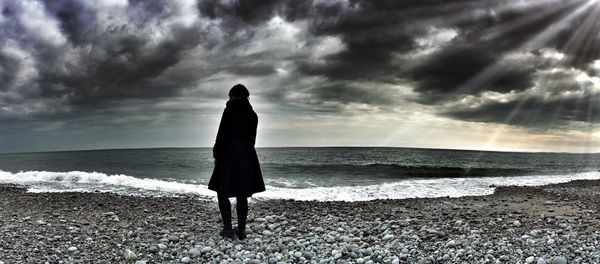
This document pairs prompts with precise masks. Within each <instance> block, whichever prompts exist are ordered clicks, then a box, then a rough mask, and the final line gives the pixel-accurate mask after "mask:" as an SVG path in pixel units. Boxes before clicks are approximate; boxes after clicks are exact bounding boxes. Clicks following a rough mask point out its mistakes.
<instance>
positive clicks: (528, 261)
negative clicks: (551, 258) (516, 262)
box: [525, 256, 535, 264]
mask: <svg viewBox="0 0 600 264" xmlns="http://www.w3.org/2000/svg"><path fill="white" fill-rule="evenodd" d="M534 261H535V257H534V256H530V257H528V258H526V259H525V263H526V264H531V263H533V262H534Z"/></svg>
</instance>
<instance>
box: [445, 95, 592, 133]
mask: <svg viewBox="0 0 600 264" xmlns="http://www.w3.org/2000/svg"><path fill="white" fill-rule="evenodd" d="M599 113H600V99H598V97H596V96H588V97H570V98H561V99H552V100H544V99H543V98H540V97H524V98H521V99H520V100H514V101H510V102H494V103H489V104H485V105H483V106H481V107H477V108H465V109H455V110H450V111H448V112H446V113H445V115H447V116H449V117H452V118H457V119H461V120H467V121H473V122H486V123H500V124H510V125H518V126H523V127H529V128H553V127H557V126H561V125H565V124H569V123H570V122H573V121H579V122H585V123H598V122H600V115H598V114H599Z"/></svg>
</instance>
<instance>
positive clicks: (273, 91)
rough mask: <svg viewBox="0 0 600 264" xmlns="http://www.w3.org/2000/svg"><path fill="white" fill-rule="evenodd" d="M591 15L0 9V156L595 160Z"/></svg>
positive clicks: (438, 8)
mask: <svg viewBox="0 0 600 264" xmlns="http://www.w3.org/2000/svg"><path fill="white" fill-rule="evenodd" d="M599 32H600V1H597V0H570V1H563V0H504V1H498V0H455V1H447V0H418V1H416V0H377V1H360V0H356V1H355V0H348V1H334V0H312V1H310V0H306V1H304V0H297V1H292V0H290V1H284V0H281V1H280V0H245V1H244V0H237V1H236V0H224V1H217V0H152V1H150V0H147V1H144V0H97V1H88V0H0V152H14V151H41V150H65V149H96V148H129V147H203V146H211V145H212V144H213V142H214V138H215V134H216V129H217V125H218V122H219V119H220V116H221V113H222V111H223V108H224V105H225V102H226V100H227V92H228V90H229V88H230V87H231V86H233V85H234V84H236V83H243V84H245V85H246V86H247V87H248V88H249V89H250V92H251V102H252V104H253V106H254V109H255V111H256V112H257V113H258V115H259V136H258V139H257V145H258V146H398V147H428V148H460V149H486V150H519V151H577V152H581V151H600V144H599V142H600V126H599V123H600V98H599V97H598V96H597V91H598V90H599V89H600V35H599V34H600V33H599Z"/></svg>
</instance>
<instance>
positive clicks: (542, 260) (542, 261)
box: [537, 258, 546, 264]
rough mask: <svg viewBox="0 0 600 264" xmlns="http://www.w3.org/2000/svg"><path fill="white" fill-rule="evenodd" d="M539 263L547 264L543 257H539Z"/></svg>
mask: <svg viewBox="0 0 600 264" xmlns="http://www.w3.org/2000/svg"><path fill="white" fill-rule="evenodd" d="M537 264H546V261H545V260H544V259H543V258H539V259H538V261H537Z"/></svg>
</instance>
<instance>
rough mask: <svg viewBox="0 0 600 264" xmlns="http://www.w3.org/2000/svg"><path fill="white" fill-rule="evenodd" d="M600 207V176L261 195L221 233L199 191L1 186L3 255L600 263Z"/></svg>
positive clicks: (3, 259) (48, 259) (27, 258)
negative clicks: (432, 191)
mask: <svg viewBox="0 0 600 264" xmlns="http://www.w3.org/2000/svg"><path fill="white" fill-rule="evenodd" d="M599 207H600V181H573V182H569V183H563V184H555V185H546V186H538V187H516V186H509V187H498V188H496V191H495V193H494V194H492V195H488V196H471V197H459V198H448V197H447V198H428V199H421V198H418V199H403V200H375V201H366V202H316V201H315V202H310V201H308V202H307V201H292V200H261V201H253V202H251V204H250V213H249V216H248V217H249V219H248V230H247V231H248V238H247V239H246V240H243V241H240V240H237V239H236V240H231V239H224V238H221V237H219V236H218V231H219V230H220V228H221V223H220V222H219V221H220V215H219V212H218V208H217V205H216V202H214V201H207V200H205V199H199V197H196V196H181V197H149V196H148V197H147V196H123V195H116V194H111V193H89V192H88V193H78V192H70V193H28V192H27V190H26V189H25V188H23V187H19V186H13V185H2V186H0V264H12V263H135V264H143V263H537V264H543V263H554V264H561V263H600V244H599V242H600V216H599V215H598V210H599V209H600V208H599ZM233 208H235V206H233ZM234 210H235V209H234ZM233 215H234V221H233V223H234V226H235V213H233Z"/></svg>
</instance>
